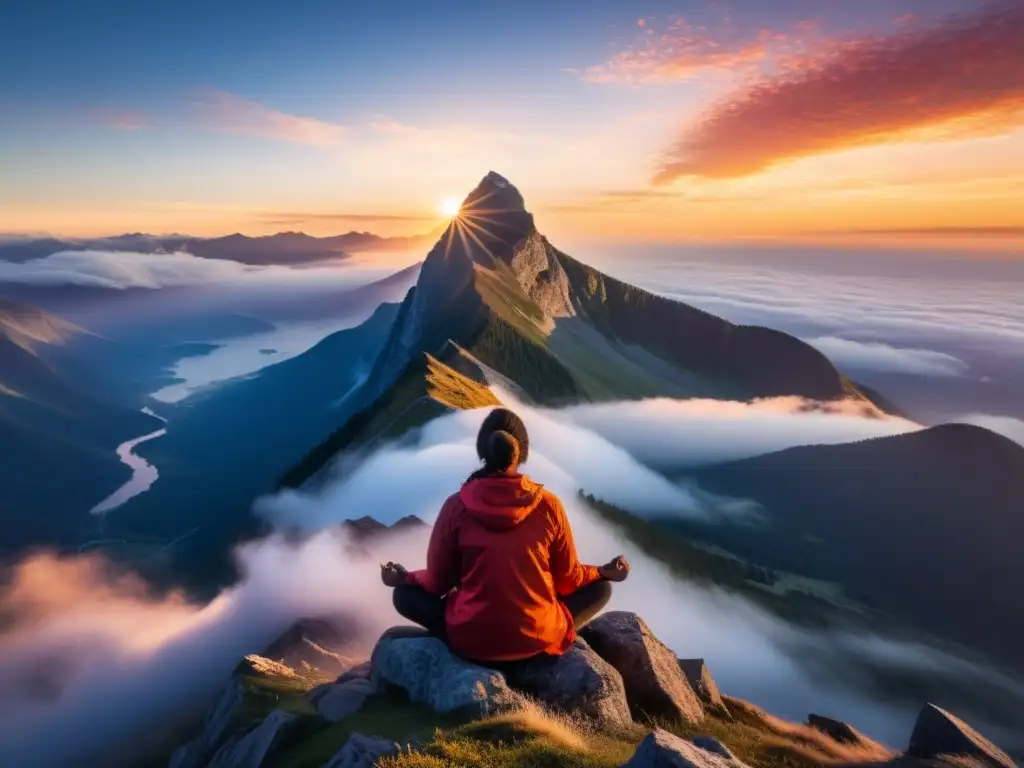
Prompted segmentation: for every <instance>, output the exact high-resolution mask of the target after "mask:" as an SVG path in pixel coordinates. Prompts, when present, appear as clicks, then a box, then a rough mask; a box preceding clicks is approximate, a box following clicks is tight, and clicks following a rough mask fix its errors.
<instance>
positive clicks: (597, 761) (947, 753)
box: [169, 611, 1015, 768]
mask: <svg viewBox="0 0 1024 768" xmlns="http://www.w3.org/2000/svg"><path fill="white" fill-rule="evenodd" d="M581 634H582V635H583V636H582V637H581V638H579V639H578V640H577V641H576V643H575V645H574V646H573V647H572V648H571V649H570V651H569V652H568V653H566V654H565V655H564V656H561V657H549V658H544V659H537V660H530V661H526V662H519V663H517V664H514V665H509V666H508V667H507V668H506V670H505V672H504V673H503V672H499V671H496V670H493V669H487V668H484V667H481V666H477V665H475V664H470V663H468V662H466V661H464V660H462V659H459V658H458V657H456V656H454V655H453V654H452V653H451V652H450V651H449V650H448V649H447V648H446V646H445V645H444V644H443V643H442V642H441V641H439V640H437V639H435V638H433V637H430V636H429V635H427V634H426V633H424V632H423V631H421V630H419V629H415V628H409V627H396V628H393V629H391V630H389V631H388V632H386V633H385V634H384V635H383V636H382V637H381V638H380V640H379V641H378V643H377V645H376V647H375V648H374V650H373V653H372V656H371V658H369V659H358V658H352V657H350V656H348V655H346V653H345V648H344V645H345V642H346V639H347V638H348V637H349V635H348V633H347V632H346V631H345V630H344V629H338V628H337V627H336V626H335V625H334V624H332V622H331V621H330V620H310V621H304V622H301V623H299V624H298V625H296V626H295V627H293V628H292V629H291V630H289V632H288V633H286V634H285V635H284V636H283V637H282V638H281V639H279V640H278V641H277V642H275V643H274V644H273V645H271V646H270V647H269V648H268V649H267V651H266V655H264V656H249V657H246V659H245V660H244V661H243V662H242V663H241V664H240V665H239V667H238V669H237V670H236V672H235V674H234V675H233V676H232V678H231V680H230V681H229V682H228V684H227V685H226V687H225V688H224V690H223V691H222V692H221V694H220V696H219V699H218V700H217V701H216V702H215V704H214V705H213V707H212V708H211V709H210V710H209V712H208V714H207V715H206V718H205V721H204V722H203V723H202V725H201V726H200V727H198V728H197V729H196V733H195V735H194V737H193V738H192V740H191V741H189V742H188V743H187V744H184V745H183V746H181V747H179V748H178V749H176V750H175V752H174V754H173V756H172V757H171V759H170V764H169V768H203V767H205V766H210V767H211V768H369V767H370V766H380V767H381V768H442V766H453V767H455V768H463V767H466V768H469V766H485V767H490V766H494V767H495V768H497V766H510V765H523V766H533V767H535V768H542V767H547V766H551V767H554V766H575V767H576V768H599V767H601V768H603V767H609V768H610V767H611V766H623V765H625V766H634V767H636V768H656V767H662V766H664V767H665V768H677V767H695V768H729V767H730V766H731V767H732V768H744V766H748V767H751V768H759V767H764V768H775V767H778V768H807V767H808V766H818V765H835V766H858V767H859V766H879V767H880V768H881V767H882V766H894V767H896V768H900V767H902V766H906V767H907V768H919V767H920V768H924V767H927V766H937V767H939V768H941V766H946V765H950V766H953V765H956V766H967V765H970V766H998V767H1000V768H1010V767H1011V766H1014V765H1015V764H1014V762H1013V760H1012V759H1011V758H1010V757H1009V756H1007V755H1005V754H1004V753H1002V752H1001V751H1000V750H999V749H998V748H997V747H995V746H994V745H993V744H991V743H989V742H988V741H986V740H985V739H984V738H983V737H982V736H980V735H979V734H977V733H976V732H974V731H973V730H972V729H971V728H970V727H969V726H968V725H967V724H965V723H963V722H962V721H960V720H959V719H957V718H956V717H955V716H953V715H952V714H950V713H948V712H945V711H944V710H942V709H939V708H938V707H935V706H932V705H927V706H926V707H925V708H924V709H923V710H922V712H921V714H920V716H919V718H918V721H917V725H916V727H915V729H914V731H913V733H912V735H911V737H910V741H909V745H908V747H907V749H906V751H905V752H903V753H894V752H891V751H890V750H888V749H887V748H885V747H883V746H882V745H880V744H878V743H876V742H874V741H872V740H871V739H869V738H867V737H866V736H864V735H863V734H861V733H859V732H858V731H857V730H856V729H855V728H853V727H852V726H850V725H849V724H847V723H843V722H839V721H836V720H832V719H830V718H827V717H824V716H821V715H814V714H812V715H810V716H809V718H808V722H807V723H805V724H797V723H788V722H784V721H782V720H779V719H777V718H775V717H773V716H771V715H770V714H768V713H766V712H764V711H762V710H760V709H758V708H757V707H755V706H753V705H752V704H749V703H747V702H744V701H742V700H739V699H734V698H731V697H729V696H725V695H722V694H721V693H720V692H719V690H718V688H717V686H716V685H715V681H714V678H713V677H712V675H711V673H710V671H709V670H708V668H707V666H706V665H705V664H704V662H703V661H702V660H700V659H679V658H677V657H676V655H675V654H674V653H673V652H672V651H671V650H670V649H669V648H668V647H666V646H665V645H664V644H663V643H661V642H660V641H659V640H658V639H657V638H656V637H655V636H654V635H653V634H652V633H651V631H650V629H649V628H648V626H647V625H646V623H645V622H644V621H643V620H642V619H641V618H640V617H638V616H637V615H635V614H632V613H627V612H622V611H617V612H611V613H606V614H604V615H603V616H601V617H600V618H598V619H597V620H596V621H594V622H593V623H592V624H591V625H590V626H589V627H587V628H586V629H584V630H583V632H582V633H581Z"/></svg>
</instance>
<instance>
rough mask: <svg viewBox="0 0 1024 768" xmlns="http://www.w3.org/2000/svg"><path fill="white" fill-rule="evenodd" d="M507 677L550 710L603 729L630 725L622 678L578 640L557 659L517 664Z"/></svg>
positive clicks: (544, 657)
mask: <svg viewBox="0 0 1024 768" xmlns="http://www.w3.org/2000/svg"><path fill="white" fill-rule="evenodd" d="M509 675H510V677H511V679H512V684H513V685H514V686H515V687H516V688H518V689H519V690H521V691H523V692H525V693H527V694H529V695H531V696H533V697H535V698H536V699H537V700H539V701H540V702H541V703H542V704H545V705H546V706H548V707H551V708H552V709H557V710H561V711H563V712H571V713H579V714H582V715H584V716H585V717H588V718H590V719H591V720H594V721H595V722H597V723H598V724H599V725H601V726H602V727H605V728H621V727H624V726H627V725H629V724H630V723H631V722H632V719H631V717H630V714H629V703H628V701H627V699H626V689H625V685H624V684H623V682H622V676H621V675H620V674H619V673H618V672H617V671H616V670H615V668H614V667H612V666H611V665H610V664H609V663H608V662H606V661H605V660H604V659H602V658H601V657H600V656H598V655H597V654H596V653H595V652H594V650H593V649H592V648H591V647H590V646H589V645H587V643H586V642H584V641H583V640H582V639H580V638H577V640H576V642H575V643H574V644H573V646H572V647H571V648H570V649H569V650H568V651H567V652H566V653H564V654H563V655H561V656H540V657H537V658H534V659H528V660H526V661H520V662H517V663H516V664H514V665H512V667H511V668H510V672H509Z"/></svg>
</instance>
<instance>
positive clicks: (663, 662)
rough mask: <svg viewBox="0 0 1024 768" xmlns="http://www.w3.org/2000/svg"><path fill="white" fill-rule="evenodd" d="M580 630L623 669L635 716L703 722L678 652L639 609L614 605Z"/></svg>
mask: <svg viewBox="0 0 1024 768" xmlns="http://www.w3.org/2000/svg"><path fill="white" fill-rule="evenodd" d="M581 634H582V635H583V637H585V638H586V640H587V642H588V643H590V646H591V647H592V648H593V649H594V650H595V651H596V652H597V654H598V655H599V656H600V657H601V658H603V659H604V660H605V661H607V662H608V663H609V664H611V665H612V666H613V667H615V669H616V670H617V671H618V672H619V674H620V675H622V679H623V680H624V681H625V685H626V697H627V700H628V701H629V708H630V711H631V712H632V714H633V717H634V718H636V719H638V720H640V719H648V720H656V719H661V718H664V719H668V720H672V721H675V720H684V721H686V722H690V723H700V722H701V721H702V720H703V719H704V707H703V706H702V705H701V703H700V700H699V699H698V698H697V695H696V694H695V693H694V691H693V689H692V688H691V687H690V683H689V682H688V681H687V679H686V675H685V674H684V673H683V670H682V669H681V668H680V666H679V660H678V659H677V658H676V655H675V654H674V653H672V651H671V650H669V648H668V646H666V645H665V644H664V643H662V642H661V641H660V640H659V639H658V638H656V637H655V636H654V633H653V632H651V629H650V627H648V626H647V624H646V622H644V620H643V619H641V618H640V617H639V616H637V615H636V614H635V613H628V612H626V611H612V612H610V613H606V614H604V615H603V616H600V617H598V618H597V619H595V620H594V621H593V622H591V623H590V624H589V625H588V626H587V627H586V628H585V629H583V630H582V632H581Z"/></svg>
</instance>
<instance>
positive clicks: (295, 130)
mask: <svg viewBox="0 0 1024 768" xmlns="http://www.w3.org/2000/svg"><path fill="white" fill-rule="evenodd" d="M193 108H194V109H195V112H196V114H197V116H198V117H199V119H200V120H201V121H202V122H203V123H204V124H205V125H206V126H207V127H209V128H211V129H213V130H216V131H221V132H223V133H238V134H244V135H247V136H258V137H260V138H264V139H273V140H274V141H287V142H291V143H294V144H308V145H310V146H314V147H333V146H336V145H338V144H340V143H341V141H342V140H343V139H344V137H345V126H344V125H341V124H340V123H332V122H329V121H326V120H320V119H318V118H315V117H304V116H301V115H290V114H288V113H286V112H280V111H278V110H276V109H271V108H270V107H266V106H264V105H263V104H259V103H257V102H255V101H247V100H246V99H243V98H242V97H240V96H236V95H235V94H232V93H226V92H225V91H216V90H204V91H201V92H200V93H199V95H198V97H197V98H196V99H195V101H194V102H193Z"/></svg>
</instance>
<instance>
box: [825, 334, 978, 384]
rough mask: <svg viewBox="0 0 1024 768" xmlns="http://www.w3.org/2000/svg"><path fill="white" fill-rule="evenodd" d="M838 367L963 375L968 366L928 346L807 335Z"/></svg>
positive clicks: (922, 373)
mask: <svg viewBox="0 0 1024 768" xmlns="http://www.w3.org/2000/svg"><path fill="white" fill-rule="evenodd" d="M807 343H808V344H810V345H811V346H812V347H816V348H817V349H818V350H820V351H821V352H822V353H823V354H825V355H826V356H827V357H828V358H829V359H830V360H831V361H832V362H833V363H835V364H836V365H837V366H839V367H840V368H844V369H849V370H869V371H883V372H886V373H911V374H917V375H920V376H963V375H965V374H966V373H967V371H968V369H969V366H968V365H967V363H965V362H964V361H963V360H961V359H960V358H958V357H954V356H953V355H947V354H946V353H945V352H935V351H934V350H931V349H913V348H906V347H894V346H891V345H889V344H883V343H882V342H878V341H873V342H864V341H853V340H851V339H842V338H839V337H838V336H820V337H818V338H815V339H807Z"/></svg>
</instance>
